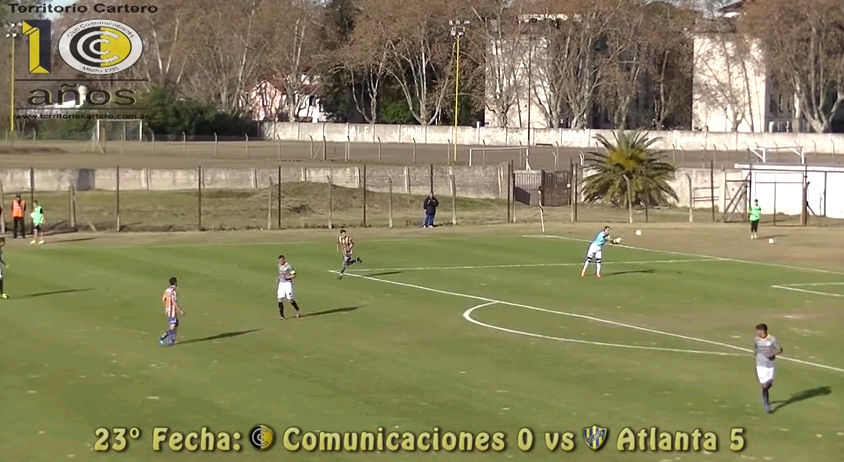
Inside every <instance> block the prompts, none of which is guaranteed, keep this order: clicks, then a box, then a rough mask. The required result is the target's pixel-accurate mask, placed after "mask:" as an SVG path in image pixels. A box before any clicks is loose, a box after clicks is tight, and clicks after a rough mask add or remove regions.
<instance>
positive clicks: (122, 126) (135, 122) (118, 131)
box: [93, 119, 144, 143]
mask: <svg viewBox="0 0 844 462" xmlns="http://www.w3.org/2000/svg"><path fill="white" fill-rule="evenodd" d="M93 138H94V140H95V141H96V142H97V143H102V142H106V141H143V140H144V121H143V119H97V123H96V124H95V126H94V134H93Z"/></svg>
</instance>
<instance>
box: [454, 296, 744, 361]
mask: <svg viewBox="0 0 844 462" xmlns="http://www.w3.org/2000/svg"><path fill="white" fill-rule="evenodd" d="M496 304H499V303H498V302H489V303H484V304H481V305H477V306H473V307H471V308H469V309H468V310H466V311H464V312H463V319H465V320H467V321H469V322H471V323H472V324H475V325H478V326H481V327H486V328H487V329H493V330H499V331H501V332H508V333H510V334H517V335H524V336H526V337H535V338H542V339H546V340H554V341H557V342H567V343H579V344H582V345H593V346H605V347H614V348H627V349H630V350H651V351H663V352H666V351H667V352H672V353H690V354H699V355H714V356H746V354H745V353H724V352H720V351H703V350H686V349H682V348H663V347H649V346H640V345H627V344H623V343H606V342H595V341H591V340H581V339H574V338H563V337H552V336H550V335H542V334H535V333H533V332H525V331H521V330H515V329H508V328H506V327H500V326H494V325H492V324H487V323H485V322H481V321H478V320H477V319H474V318H472V313H474V312H475V311H477V310H479V309H481V308H486V307H488V306H492V305H496ZM556 313H557V314H562V315H564V313H560V312H556Z"/></svg>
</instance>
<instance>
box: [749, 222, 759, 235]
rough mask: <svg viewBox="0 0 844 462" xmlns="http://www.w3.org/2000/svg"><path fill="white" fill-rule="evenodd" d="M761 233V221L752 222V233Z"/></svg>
mask: <svg viewBox="0 0 844 462" xmlns="http://www.w3.org/2000/svg"><path fill="white" fill-rule="evenodd" d="M757 231H759V220H753V221H751V222H750V232H751V233H755V232H757Z"/></svg>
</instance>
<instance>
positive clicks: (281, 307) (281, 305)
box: [278, 302, 284, 319]
mask: <svg viewBox="0 0 844 462" xmlns="http://www.w3.org/2000/svg"><path fill="white" fill-rule="evenodd" d="M278 317H279V319H284V303H282V302H278Z"/></svg>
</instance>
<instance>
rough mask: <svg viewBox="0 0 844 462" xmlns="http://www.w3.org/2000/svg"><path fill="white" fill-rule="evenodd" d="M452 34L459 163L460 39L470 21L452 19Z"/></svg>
mask: <svg viewBox="0 0 844 462" xmlns="http://www.w3.org/2000/svg"><path fill="white" fill-rule="evenodd" d="M448 25H449V26H451V36H452V37H454V128H453V129H452V135H451V139H452V143H453V144H454V158H453V159H452V162H454V163H455V164H456V163H457V126H458V123H459V122H460V39H461V38H463V36H464V35H465V34H466V26H468V25H469V21H467V20H463V21H459V20H451V21H449V22H448Z"/></svg>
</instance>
